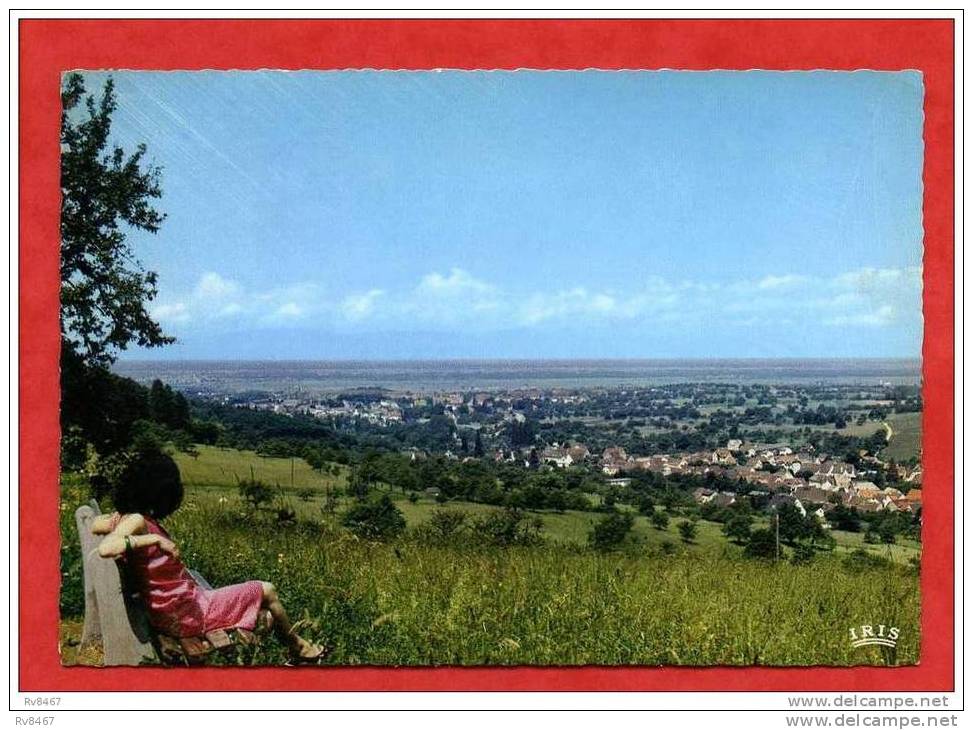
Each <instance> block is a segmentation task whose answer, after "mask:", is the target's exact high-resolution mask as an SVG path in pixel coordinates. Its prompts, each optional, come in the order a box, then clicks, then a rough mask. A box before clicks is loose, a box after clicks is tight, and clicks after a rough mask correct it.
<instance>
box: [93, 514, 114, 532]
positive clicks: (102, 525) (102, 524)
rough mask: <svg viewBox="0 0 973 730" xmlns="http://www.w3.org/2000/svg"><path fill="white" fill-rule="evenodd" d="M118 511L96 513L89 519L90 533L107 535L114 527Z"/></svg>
mask: <svg viewBox="0 0 973 730" xmlns="http://www.w3.org/2000/svg"><path fill="white" fill-rule="evenodd" d="M117 516H118V513H117V512H115V513H113V514H110V515H98V516H97V517H95V519H94V520H92V521H91V534H93V535H107V534H108V533H110V532H111V531H112V530H113V529H114V528H115V519H116V517H117Z"/></svg>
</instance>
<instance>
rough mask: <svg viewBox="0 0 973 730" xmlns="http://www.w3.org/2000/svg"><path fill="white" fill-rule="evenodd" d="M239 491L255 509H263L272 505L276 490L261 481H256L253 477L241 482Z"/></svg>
mask: <svg viewBox="0 0 973 730" xmlns="http://www.w3.org/2000/svg"><path fill="white" fill-rule="evenodd" d="M239 491H240V496H241V497H243V499H244V500H246V502H247V504H248V505H250V506H251V507H252V508H253V509H262V508H263V507H265V506H267V505H268V504H270V502H271V501H272V500H273V498H274V490H273V489H271V488H270V487H269V486H267V485H266V484H264V483H263V482H262V481H260V480H259V479H254V478H253V477H252V476H251V477H250V478H249V479H244V480H242V481H241V482H240V485H239Z"/></svg>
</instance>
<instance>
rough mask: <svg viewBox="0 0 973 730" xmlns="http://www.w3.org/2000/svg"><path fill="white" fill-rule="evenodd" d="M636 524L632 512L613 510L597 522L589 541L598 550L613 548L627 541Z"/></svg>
mask: <svg viewBox="0 0 973 730" xmlns="http://www.w3.org/2000/svg"><path fill="white" fill-rule="evenodd" d="M634 524H635V517H633V516H632V513H631V512H611V513H609V514H607V515H605V516H604V517H602V518H601V519H600V520H599V521H598V522H597V524H595V526H594V528H593V529H592V531H591V533H590V534H589V535H588V542H590V543H591V545H592V546H593V547H594V548H596V549H598V550H613V549H614V548H617V547H618V546H619V545H621V544H622V543H623V542H624V541H625V538H626V537H627V536H628V533H629V532H631V531H632V525H634Z"/></svg>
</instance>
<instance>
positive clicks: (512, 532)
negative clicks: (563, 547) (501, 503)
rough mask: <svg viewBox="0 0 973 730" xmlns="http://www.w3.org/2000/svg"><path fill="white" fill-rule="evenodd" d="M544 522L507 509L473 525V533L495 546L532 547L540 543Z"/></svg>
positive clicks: (494, 512)
mask: <svg viewBox="0 0 973 730" xmlns="http://www.w3.org/2000/svg"><path fill="white" fill-rule="evenodd" d="M542 526H543V522H541V520H540V519H539V518H528V517H527V515H525V514H524V513H523V512H522V511H521V510H519V509H514V508H512V507H505V508H504V509H502V510H496V511H493V512H490V514H488V515H485V516H483V517H481V518H480V519H478V520H476V521H475V522H474V523H473V532H474V533H475V534H476V535H478V536H479V537H481V538H482V539H483V540H485V541H486V542H488V543H491V544H493V545H530V544H534V543H537V542H540V529H541V527H542Z"/></svg>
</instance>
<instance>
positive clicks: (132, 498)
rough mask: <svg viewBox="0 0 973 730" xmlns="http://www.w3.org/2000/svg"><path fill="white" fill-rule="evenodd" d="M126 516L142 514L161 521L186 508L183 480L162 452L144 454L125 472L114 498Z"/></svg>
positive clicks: (153, 450)
mask: <svg viewBox="0 0 973 730" xmlns="http://www.w3.org/2000/svg"><path fill="white" fill-rule="evenodd" d="M112 501H114V503H115V509H117V510H118V511H119V512H121V513H122V514H131V513H133V512H139V513H141V514H144V515H148V516H149V517H152V518H154V519H157V520H161V519H163V518H164V517H168V516H169V515H171V514H172V513H173V512H175V511H176V509H178V507H179V505H180V504H182V479H181V478H180V477H179V467H178V466H176V462H175V461H173V460H172V457H171V456H169V455H168V454H167V453H165V452H164V451H162V450H161V449H158V448H151V449H145V450H140V451H139V452H137V453H136V454H135V455H134V456H133V457H132V458H131V459H130V460H129V462H128V463H127V464H126V465H125V468H124V469H122V472H121V474H120V475H119V477H118V480H117V481H116V482H115V489H114V493H113V495H112Z"/></svg>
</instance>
